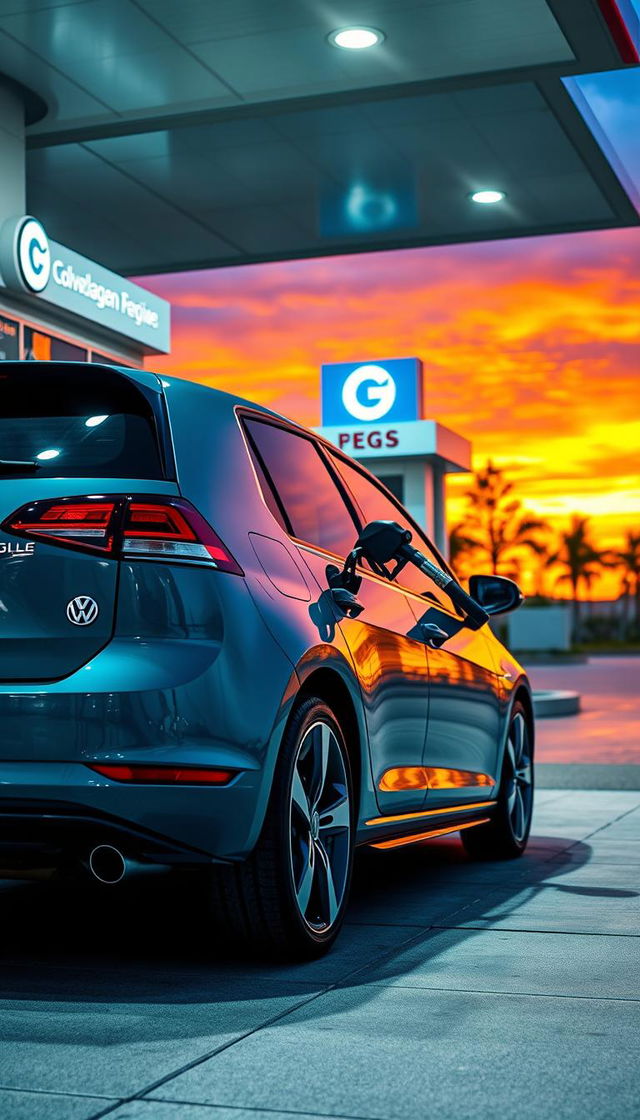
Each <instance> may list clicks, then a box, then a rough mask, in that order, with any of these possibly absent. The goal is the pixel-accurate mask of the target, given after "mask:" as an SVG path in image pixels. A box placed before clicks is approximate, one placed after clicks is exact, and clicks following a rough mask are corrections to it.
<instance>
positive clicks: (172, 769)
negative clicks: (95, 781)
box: [86, 762, 238, 786]
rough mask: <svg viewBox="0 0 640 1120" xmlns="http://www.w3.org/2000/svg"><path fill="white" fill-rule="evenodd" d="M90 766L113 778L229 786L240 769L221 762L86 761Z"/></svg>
mask: <svg viewBox="0 0 640 1120" xmlns="http://www.w3.org/2000/svg"><path fill="white" fill-rule="evenodd" d="M86 765H87V766H88V767H89V769H90V770H95V772H96V774H101V775H102V777H103V778H110V779H111V780H112V781H114V782H151V783H153V785H208V786H226V785H227V784H228V783H229V782H230V781H231V779H232V778H235V776H236V774H237V773H238V771H237V770H223V769H221V768H220V767H219V766H147V765H146V764H141V765H139V764H138V763H131V764H130V765H127V764H125V763H113V764H111V763H97V762H91V763H89V762H88V763H86Z"/></svg>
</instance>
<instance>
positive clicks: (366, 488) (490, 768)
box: [332, 453, 500, 808]
mask: <svg viewBox="0 0 640 1120" xmlns="http://www.w3.org/2000/svg"><path fill="white" fill-rule="evenodd" d="M332 458H333V459H334V461H335V463H336V467H337V469H338V470H339V471H340V474H341V475H342V477H343V478H344V480H345V482H346V484H347V486H348V487H349V490H350V492H351V494H352V495H353V497H354V499H355V501H356V503H357V506H358V508H359V511H360V513H361V516H362V519H363V521H364V522H365V523H367V522H369V521H375V520H378V519H383V520H391V521H397V522H399V524H401V525H403V526H405V527H406V528H408V529H410V530H411V532H412V534H413V538H414V539H413V544H414V545H415V547H416V548H419V549H421V551H423V552H425V553H426V555H427V556H428V558H429V559H430V560H431V561H432V562H433V563H435V564H437V565H438V566H439V567H443V566H444V567H446V565H445V563H444V561H443V559H442V557H441V556H439V554H438V553H437V552H436V551H435V549H434V548H433V545H431V543H430V542H429V541H428V539H427V538H426V536H425V535H424V533H423V532H422V530H421V529H420V528H419V527H418V526H417V525H415V524H414V523H413V522H412V521H411V520H410V519H409V518H408V516H407V513H406V511H405V510H404V509H403V508H402V506H400V505H399V503H398V502H396V500H395V498H393V497H392V496H391V495H390V494H389V493H388V492H386V491H384V490H382V489H381V488H380V487H379V486H378V485H377V483H376V482H374V481H373V480H372V479H371V478H370V477H368V476H366V475H364V474H363V473H362V472H361V471H360V470H359V469H358V468H357V467H356V466H355V465H354V464H352V463H350V462H348V461H347V460H345V459H343V458H342V456H340V455H337V454H336V455H334V454H333V453H332ZM398 582H399V583H401V584H403V586H404V588H405V591H406V594H407V597H408V600H409V602H410V605H411V608H412V610H413V611H414V613H415V619H416V631H415V633H416V634H419V635H420V640H421V641H422V642H423V643H424V649H425V654H426V658H427V662H428V669H429V716H428V723H427V734H426V737H425V745H424V753H423V760H422V765H423V766H424V767H425V768H426V769H427V778H428V781H429V785H430V788H429V790H428V793H427V795H426V802H427V803H428V805H429V807H430V808H431V807H434V808H437V807H438V806H439V805H444V804H451V803H454V802H455V803H462V802H464V801H481V800H485V799H486V798H488V797H490V796H491V793H492V789H493V785H494V782H493V779H494V778H495V777H496V766H497V754H498V739H499V732H500V705H499V692H500V689H499V681H498V678H497V675H496V672H495V670H494V666H493V660H492V657H491V649H490V643H489V639H488V638H487V627H483V628H482V630H480V631H472V630H469V629H468V628H467V627H466V626H465V625H464V619H463V617H462V616H461V615H458V614H457V613H456V610H455V608H454V607H453V604H452V603H451V601H450V599H449V598H448V597H447V596H446V595H445V593H444V592H443V591H442V590H441V589H440V588H439V587H437V586H436V585H435V584H434V583H433V582H432V581H431V580H429V579H428V577H427V576H425V575H423V573H422V572H419V571H418V569H417V568H415V567H413V566H412V565H408V566H407V567H406V568H405V569H404V570H403V571H402V572H401V573H400V575H399V577H398ZM405 765H406V763H405Z"/></svg>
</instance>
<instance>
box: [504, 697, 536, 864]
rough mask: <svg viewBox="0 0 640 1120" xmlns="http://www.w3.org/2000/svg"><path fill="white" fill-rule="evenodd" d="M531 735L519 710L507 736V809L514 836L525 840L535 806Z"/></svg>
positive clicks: (519, 841) (516, 838)
mask: <svg viewBox="0 0 640 1120" xmlns="http://www.w3.org/2000/svg"><path fill="white" fill-rule="evenodd" d="M528 739H529V735H528V731H527V725H526V722H525V718H524V716H523V715H522V713H521V712H516V714H515V715H514V717H513V719H512V721H511V726H510V728H509V736H508V739H507V756H506V762H507V774H506V780H507V812H508V814H509V821H510V824H511V829H512V831H513V836H514V839H515V840H516V841H517V842H518V843H521V842H522V841H523V840H524V838H525V836H526V835H527V832H528V829H529V824H530V819H531V810H532V806H533V779H532V768H531V756H530V754H529V742H528Z"/></svg>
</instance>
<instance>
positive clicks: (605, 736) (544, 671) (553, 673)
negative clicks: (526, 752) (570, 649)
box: [529, 657, 640, 789]
mask: <svg viewBox="0 0 640 1120" xmlns="http://www.w3.org/2000/svg"><path fill="white" fill-rule="evenodd" d="M529 676H530V677H531V681H532V684H533V687H534V688H560V689H564V688H568V689H572V690H574V691H576V692H579V693H580V696H581V707H582V710H581V712H580V715H577V716H563V717H562V718H560V719H540V720H538V722H537V728H536V759H537V762H538V763H539V766H538V779H539V784H543V785H545V786H551V787H558V786H567V787H569V788H572V789H576V788H578V789H580V788H582V789H585V788H586V789H589V788H592V789H604V788H612V789H640V657H592V658H590V659H589V661H587V662H586V663H585V664H581V665H534V666H532V667H531V668H530V669H529Z"/></svg>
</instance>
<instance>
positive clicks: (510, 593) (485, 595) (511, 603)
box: [469, 576, 524, 615]
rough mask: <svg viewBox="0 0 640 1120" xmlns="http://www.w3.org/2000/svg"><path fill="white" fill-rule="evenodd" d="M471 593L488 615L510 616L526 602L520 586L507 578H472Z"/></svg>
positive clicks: (470, 581) (470, 582)
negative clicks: (511, 612) (509, 613)
mask: <svg viewBox="0 0 640 1120" xmlns="http://www.w3.org/2000/svg"><path fill="white" fill-rule="evenodd" d="M469 593H470V595H471V597H472V599H475V601H476V603H479V604H480V606H481V607H482V608H483V609H484V610H485V611H486V612H487V614H490V615H493V614H508V612H509V611H515V610H516V609H517V608H518V607H519V606H521V604H522V603H523V602H524V595H523V594H522V592H521V590H520V588H519V587H518V584H517V583H515V582H514V580H512V579H507V578H506V577H505V576H471V579H470V580H469Z"/></svg>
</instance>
